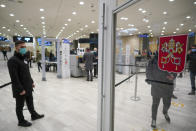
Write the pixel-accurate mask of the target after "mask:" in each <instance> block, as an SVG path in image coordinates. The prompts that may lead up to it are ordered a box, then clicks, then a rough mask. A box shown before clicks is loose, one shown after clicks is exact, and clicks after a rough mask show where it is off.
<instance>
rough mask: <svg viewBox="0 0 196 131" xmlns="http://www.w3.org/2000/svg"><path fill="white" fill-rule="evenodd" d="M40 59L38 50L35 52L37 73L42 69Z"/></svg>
mask: <svg viewBox="0 0 196 131" xmlns="http://www.w3.org/2000/svg"><path fill="white" fill-rule="evenodd" d="M41 58H42V56H41V54H40V52H39V50H37V57H36V62H37V67H38V71H39V72H40V69H42V64H41Z"/></svg>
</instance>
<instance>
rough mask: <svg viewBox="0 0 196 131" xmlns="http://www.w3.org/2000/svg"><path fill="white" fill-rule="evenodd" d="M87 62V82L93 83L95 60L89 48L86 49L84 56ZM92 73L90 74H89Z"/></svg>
mask: <svg viewBox="0 0 196 131" xmlns="http://www.w3.org/2000/svg"><path fill="white" fill-rule="evenodd" d="M83 59H84V62H85V68H86V73H87V81H89V80H90V81H93V73H92V70H93V60H94V59H95V57H94V54H93V53H91V52H90V49H89V48H86V52H85V53H84V56H83ZM89 73H90V74H89Z"/></svg>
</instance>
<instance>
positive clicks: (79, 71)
mask: <svg viewBox="0 0 196 131" xmlns="http://www.w3.org/2000/svg"><path fill="white" fill-rule="evenodd" d="M70 70H71V76H72V77H82V76H85V75H86V72H85V67H84V62H83V56H82V55H70Z"/></svg>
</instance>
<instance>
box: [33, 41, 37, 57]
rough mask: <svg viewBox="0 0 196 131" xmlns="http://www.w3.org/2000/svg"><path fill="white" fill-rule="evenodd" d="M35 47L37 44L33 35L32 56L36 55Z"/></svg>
mask: <svg viewBox="0 0 196 131" xmlns="http://www.w3.org/2000/svg"><path fill="white" fill-rule="evenodd" d="M36 47H37V44H36V39H35V37H33V49H34V50H33V54H34V58H36V57H37V53H36Z"/></svg>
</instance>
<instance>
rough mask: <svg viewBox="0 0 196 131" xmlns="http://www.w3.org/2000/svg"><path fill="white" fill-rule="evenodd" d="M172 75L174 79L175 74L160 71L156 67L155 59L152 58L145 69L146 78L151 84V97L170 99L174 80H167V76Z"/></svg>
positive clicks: (156, 61)
mask: <svg viewBox="0 0 196 131" xmlns="http://www.w3.org/2000/svg"><path fill="white" fill-rule="evenodd" d="M170 75H173V76H174V78H176V74H175V73H168V72H167V71H162V70H160V69H159V67H158V60H157V58H156V57H155V58H153V59H151V60H150V61H149V63H148V66H147V69H146V77H147V79H148V80H149V83H150V84H151V95H152V96H155V97H172V95H173V90H174V80H169V79H168V78H167V76H170Z"/></svg>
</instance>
